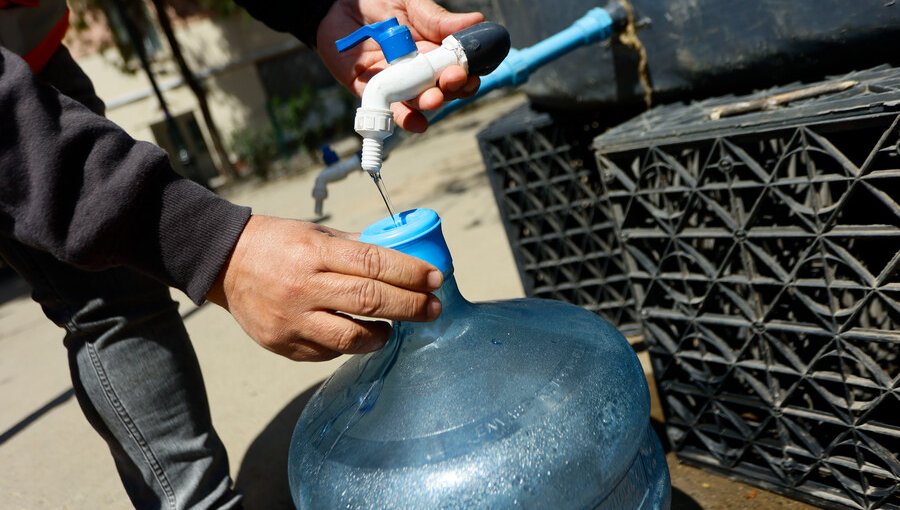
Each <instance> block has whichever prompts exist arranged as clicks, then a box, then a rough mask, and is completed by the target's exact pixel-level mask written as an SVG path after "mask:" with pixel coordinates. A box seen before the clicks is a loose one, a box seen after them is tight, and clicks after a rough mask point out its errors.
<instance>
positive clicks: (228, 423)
mask: <svg viewBox="0 0 900 510" xmlns="http://www.w3.org/2000/svg"><path fill="white" fill-rule="evenodd" d="M520 101H521V99H517V98H508V99H504V100H501V101H498V102H494V103H491V104H489V105H487V106H485V107H482V108H480V109H478V110H477V111H474V112H469V113H464V114H462V115H459V116H457V117H455V118H452V119H450V120H448V121H446V122H445V123H443V124H440V125H438V126H436V127H435V128H434V129H433V130H431V131H430V132H429V134H428V135H425V136H421V137H417V138H414V139H411V140H409V141H408V142H407V143H406V144H405V145H404V146H403V147H401V148H400V149H398V150H396V151H395V152H394V153H393V154H392V155H391V158H390V159H389V160H388V162H387V163H386V164H385V167H384V172H383V176H384V180H385V183H386V185H387V187H388V190H389V191H390V195H391V198H392V201H393V203H394V205H395V206H396V207H397V208H398V209H401V210H403V209H408V208H412V207H417V206H428V207H431V208H433V209H435V210H437V211H438V212H439V213H440V214H441V216H442V218H443V221H444V232H445V235H446V237H447V240H448V244H449V245H450V248H451V250H452V251H453V255H454V263H455V267H456V270H457V271H456V272H457V279H458V281H459V284H460V288H461V290H462V291H463V293H464V294H465V295H466V297H468V298H470V299H472V300H476V301H480V300H488V299H501V298H512V297H520V296H522V287H521V284H520V282H519V278H518V274H517V272H516V269H515V265H514V263H513V258H512V255H511V253H510V250H509V245H508V244H507V241H506V236H505V233H504V231H503V226H502V224H501V222H500V219H499V217H498V213H497V209H496V205H495V203H494V199H493V195H492V193H491V190H490V187H489V185H488V182H487V178H486V176H485V174H484V168H483V165H482V162H481V156H480V154H479V152H478V148H477V144H476V141H475V133H476V132H477V131H478V130H479V129H481V128H482V127H484V126H485V125H486V123H487V122H489V121H490V120H492V119H494V118H496V117H498V116H499V115H501V114H502V113H503V112H504V111H507V110H509V109H511V108H513V107H514V106H515V105H517V104H518V103H519V102H520ZM314 179H315V172H311V173H309V174H306V175H303V176H293V177H288V178H282V179H278V180H276V181H274V182H269V183H266V184H262V185H258V186H246V185H243V186H240V187H239V188H238V189H234V190H231V191H230V192H229V193H228V196H229V198H230V199H232V200H234V201H235V202H238V203H242V204H247V205H250V206H252V207H253V208H254V212H255V213H257V214H271V215H278V216H284V217H292V218H300V219H308V218H311V217H312V216H313V201H312V198H311V197H310V193H311V190H312V183H313V180H314ZM329 194H330V197H329V199H328V200H327V201H326V202H325V211H326V213H330V214H331V217H330V218H329V219H328V220H327V221H325V222H324V223H325V224H327V225H329V226H332V227H335V228H339V229H343V230H349V231H358V230H361V229H362V228H363V227H365V226H366V225H367V224H369V223H371V222H372V221H373V220H375V219H378V218H380V217H382V216H384V215H385V211H384V205H383V204H382V202H381V199H380V197H379V195H378V193H377V191H376V188H375V186H374V184H373V183H372V182H371V180H370V179H369V178H368V177H367V176H365V175H363V174H362V173H361V172H360V173H359V174H355V175H352V176H350V177H349V178H348V179H347V180H345V181H343V182H340V183H335V184H332V185H331V186H330V187H329ZM23 290H24V289H23V288H22V287H21V286H20V284H18V283H17V281H16V280H15V279H12V280H10V279H6V280H4V281H2V282H0V303H2V304H0V509H9V510H20V509H22V510H25V509H27V510H43V509H53V510H56V509H119V508H128V507H129V503H128V500H127V498H126V496H125V493H124V491H123V489H122V487H121V484H120V482H119V480H118V477H117V475H116V472H115V469H114V467H113V463H112V460H111V458H110V456H109V454H108V452H107V450H106V447H105V445H104V444H103V443H102V441H101V440H100V439H99V437H98V436H97V435H96V434H95V433H94V431H93V430H92V429H91V428H90V427H89V425H88V424H87V422H86V421H85V419H84V418H83V417H82V415H81V412H80V410H79V408H78V405H77V403H76V402H75V399H74V398H73V397H72V394H71V383H70V382H69V378H68V370H67V366H66V356H65V351H64V348H63V346H62V342H61V338H62V332H61V331H60V330H59V329H57V328H56V327H55V326H53V325H52V324H51V323H49V322H48V321H47V320H45V319H44V318H43V316H42V315H41V311H40V308H39V307H38V306H37V305H35V304H34V303H32V302H31V301H30V300H29V299H27V297H26V295H27V293H23ZM17 294H19V295H20V296H19V297H12V298H11V297H10V296H16V295H17ZM179 300H180V301H181V302H182V303H184V304H183V305H182V308H181V311H182V313H183V314H184V313H186V312H190V315H189V316H188V318H187V319H186V324H187V327H188V330H189V332H190V334H191V337H192V338H193V340H194V344H195V347H196V350H197V354H198V356H199V358H200V363H201V365H202V366H203V373H204V377H205V381H206V385H207V388H208V391H209V399H210V405H211V407H212V414H213V421H214V423H215V424H216V427H217V429H218V431H219V434H220V435H221V436H222V439H223V441H224V442H225V445H226V447H227V448H228V452H229V456H230V459H231V466H232V474H233V476H234V477H235V479H236V481H237V484H238V485H239V486H240V487H241V488H242V489H243V490H244V491H245V493H246V495H247V505H246V506H247V508H248V509H249V510H255V509H266V510H277V509H281V508H290V503H289V499H288V498H289V496H288V495H287V493H286V492H285V484H286V475H285V464H286V455H287V444H288V440H289V438H290V433H291V431H292V429H293V425H294V422H295V420H296V417H297V414H298V413H299V411H300V409H302V406H303V404H304V403H305V402H306V400H307V399H308V398H309V397H310V395H311V393H312V391H313V390H314V388H315V386H316V385H317V384H318V383H319V382H320V381H322V380H323V379H324V378H325V377H327V376H328V374H330V373H331V371H332V370H334V369H335V368H336V367H337V366H338V365H339V364H340V363H341V362H342V360H340V359H338V360H334V361H331V362H327V363H318V364H313V363H294V362H291V361H288V360H286V359H283V358H281V357H278V356H276V355H273V354H271V353H269V352H268V351H265V350H263V349H261V348H259V347H258V346H256V344H255V343H254V342H253V341H252V340H250V339H249V338H248V337H247V336H246V335H245V334H244V333H243V331H242V330H241V329H240V327H239V326H238V325H237V324H236V323H235V322H234V321H233V320H232V319H231V318H230V316H229V315H228V314H227V313H226V312H224V311H223V310H221V309H220V308H218V307H216V306H214V305H208V306H204V307H202V308H200V309H198V310H194V306H193V305H192V304H190V303H189V302H188V300H187V299H186V298H185V297H184V296H179ZM670 464H672V466H673V475H674V478H675V485H676V487H677V488H678V490H677V491H676V498H675V506H674V507H675V508H682V509H691V508H706V509H717V508H721V509H726V508H727V509H729V510H734V509H740V508H751V507H752V508H792V509H793V508H805V507H804V506H803V505H801V504H798V503H794V502H790V501H788V500H785V499H783V498H780V497H778V496H775V495H773V494H771V493H767V492H765V491H761V490H755V489H752V488H750V487H747V486H744V485H742V484H736V483H734V482H731V481H729V480H727V479H725V478H722V477H718V476H715V475H710V474H707V473H704V472H702V471H699V470H696V469H694V468H690V467H687V466H677V462H676V461H674V460H673V459H672V457H671V455H670Z"/></svg>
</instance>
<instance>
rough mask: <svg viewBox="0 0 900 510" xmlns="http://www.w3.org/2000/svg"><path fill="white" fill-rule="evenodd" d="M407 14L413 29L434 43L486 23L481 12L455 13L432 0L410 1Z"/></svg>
mask: <svg viewBox="0 0 900 510" xmlns="http://www.w3.org/2000/svg"><path fill="white" fill-rule="evenodd" d="M406 13H407V16H409V21H410V23H411V24H412V26H413V28H414V29H415V30H416V31H417V32H419V34H421V35H422V37H424V38H425V39H427V40H429V41H431V42H434V43H440V42H441V40H443V39H444V38H445V37H447V36H448V35H450V34H452V33H454V32H459V31H460V30H462V29H464V28H468V27H470V26H472V25H474V24H476V23H481V22H482V21H484V15H483V14H481V13H480V12H466V13H453V12H449V11H448V10H447V9H444V8H443V7H441V6H440V5H438V4H436V3H434V2H432V1H431V0H409V3H408V4H407V6H406Z"/></svg>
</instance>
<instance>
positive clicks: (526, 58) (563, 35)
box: [428, 7, 614, 123]
mask: <svg viewBox="0 0 900 510" xmlns="http://www.w3.org/2000/svg"><path fill="white" fill-rule="evenodd" d="M613 24H614V20H613V18H612V16H610V14H609V12H607V11H606V9H601V8H600V7H595V8H593V9H591V10H589V11H588V12H587V14H585V15H584V16H582V17H581V18H579V19H578V20H576V21H575V22H574V23H572V25H571V26H569V28H566V29H565V30H563V31H561V32H558V33H556V34H554V35H552V36H550V37H548V38H547V39H544V40H543V41H541V42H539V43H537V44H535V45H534V46H529V47H528V48H524V49H521V50H517V49H515V48H513V49H510V50H509V55H507V57H506V58H505V59H504V60H503V62H501V63H500V65H499V66H497V69H495V70H494V72H492V73H491V74H489V75H487V76H484V77H483V78H481V86H480V87H479V88H478V92H476V93H475V95H474V96H472V97H469V98H466V99H456V100H454V101H451V102H450V103H447V104H446V105H444V106H443V107H442V108H440V109H439V110H437V111H436V112H435V113H434V114H433V115H431V116H430V117H429V119H428V120H429V122H430V123H435V122H438V121H440V120H441V119H443V118H444V117H446V116H447V115H449V114H451V113H453V112H455V111H456V110H458V109H460V108H462V107H463V106H465V105H467V104H469V103H471V102H472V101H475V100H476V99H478V98H479V97H481V96H483V95H485V94H487V93H488V92H491V91H493V90H496V89H499V88H502V87H517V86H519V85H521V84H523V83H525V82H526V81H528V77H529V76H530V75H531V73H532V72H534V71H535V70H536V69H538V68H539V67H541V66H544V65H546V64H548V63H549V62H552V61H554V60H556V59H558V58H559V57H561V56H563V55H565V54H566V53H569V52H571V51H572V50H575V49H576V48H580V47H582V46H587V45H589V44H593V43H596V42H599V41H603V40H605V39H608V38H609V37H610V36H611V35H612V33H613Z"/></svg>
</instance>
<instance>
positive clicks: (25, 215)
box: [0, 48, 250, 303]
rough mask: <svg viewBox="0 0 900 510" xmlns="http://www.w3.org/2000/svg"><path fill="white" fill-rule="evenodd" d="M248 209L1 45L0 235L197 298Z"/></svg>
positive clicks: (75, 262)
mask: <svg viewBox="0 0 900 510" xmlns="http://www.w3.org/2000/svg"><path fill="white" fill-rule="evenodd" d="M249 217H250V209H248V208H246V207H239V206H237V205H234V204H231V203H229V202H228V201H226V200H224V199H222V198H219V197H218V196H216V195H215V194H214V193H212V192H210V191H209V190H207V189H205V188H203V187H202V186H199V185H197V184H195V183H193V182H191V181H188V180H186V179H183V178H181V177H179V176H178V175H177V174H176V173H175V172H174V171H173V170H172V168H171V166H170V165H169V161H168V158H167V156H166V153H165V152H164V151H162V150H161V149H159V148H158V147H156V146H154V145H152V144H149V143H146V142H138V141H136V140H134V139H132V138H131V137H130V136H128V134H126V133H125V132H124V131H123V130H122V129H121V128H119V127H118V126H116V125H115V124H113V123H112V122H110V121H108V120H107V119H105V118H103V117H101V116H99V115H96V114H94V113H92V112H91V111H89V110H88V109H87V108H85V107H84V106H82V105H81V104H79V103H77V102H76V101H74V100H72V99H70V98H68V97H66V96H64V95H62V94H60V93H59V92H57V91H56V89H54V88H52V87H50V86H48V85H45V84H43V83H40V82H38V81H37V80H36V79H35V78H34V77H33V75H32V74H31V71H30V69H29V68H28V66H27V64H25V62H24V61H23V60H22V59H20V58H19V57H18V56H16V55H14V54H13V53H10V52H8V51H6V50H5V49H2V48H0V235H3V236H8V237H13V238H15V239H17V240H18V241H20V242H22V243H23V244H26V245H28V246H31V247H34V248H37V249H39V250H43V251H47V252H49V253H51V254H53V255H54V256H55V257H56V258H58V259H60V260H62V261H64V262H67V263H70V264H72V265H75V266H78V267H81V268H84V269H89V270H100V269H104V268H107V267H112V266H117V265H126V266H129V267H132V268H135V269H137V270H139V271H142V272H144V273H147V274H149V275H151V276H153V277H155V278H157V279H159V280H161V281H163V282H164V283H166V284H168V285H171V286H174V287H177V288H179V289H181V290H183V291H185V292H186V293H187V294H188V296H190V298H191V299H192V300H194V301H195V302H197V303H200V302H202V301H203V300H204V298H205V296H206V294H207V292H208V291H209V289H210V287H211V286H212V284H213V282H214V281H215V279H216V277H217V276H218V274H219V271H220V269H221V268H222V266H223V265H224V263H225V261H226V260H227V259H228V256H229V255H230V253H231V250H232V249H233V247H234V244H235V243H236V242H237V238H238V236H239V235H240V233H241V231H242V230H243V228H244V225H245V224H246V223H247V220H248V219H249Z"/></svg>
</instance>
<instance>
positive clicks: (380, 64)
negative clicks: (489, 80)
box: [316, 0, 484, 133]
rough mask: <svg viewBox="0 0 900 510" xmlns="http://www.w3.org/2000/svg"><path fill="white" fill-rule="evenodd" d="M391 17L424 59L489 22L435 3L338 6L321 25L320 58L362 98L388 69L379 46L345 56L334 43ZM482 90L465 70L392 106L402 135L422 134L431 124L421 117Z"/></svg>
mask: <svg viewBox="0 0 900 510" xmlns="http://www.w3.org/2000/svg"><path fill="white" fill-rule="evenodd" d="M391 17H396V18H397V20H398V21H399V22H400V24H401V25H405V26H408V27H409V29H410V33H411V35H412V38H413V40H414V41H415V44H416V46H417V48H418V51H419V52H422V53H425V52H428V51H430V50H432V49H434V48H437V47H438V46H440V44H441V41H442V40H443V39H444V38H445V37H447V36H448V35H450V34H452V33H454V32H456V31H459V30H462V29H464V28H466V27H469V26H472V25H474V24H476V23H479V22H481V21H483V20H484V16H482V15H481V14H480V13H477V12H470V13H460V14H458V13H451V12H448V11H447V10H445V9H444V8H443V7H440V6H439V5H437V4H435V3H434V2H431V1H422V0H400V1H389V0H384V1H381V2H356V1H354V0H337V2H335V3H334V5H332V7H331V10H329V12H328V14H327V15H326V16H325V18H324V19H323V20H322V23H321V24H320V25H319V31H318V34H317V38H316V39H317V46H318V52H319V55H320V56H321V58H322V61H323V62H325V65H326V66H327V67H328V69H329V70H330V71H331V74H333V75H334V77H335V78H337V80H338V81H340V82H341V83H342V84H343V85H344V86H346V87H347V88H348V89H350V90H351V91H353V92H354V93H356V94H357V95H358V96H362V93H363V90H364V89H365V87H366V84H367V83H368V82H369V80H371V79H372V77H373V76H375V74H376V73H378V72H379V71H381V70H383V69H385V68H387V67H388V63H387V61H386V60H385V58H384V56H383V55H382V52H381V49H380V48H379V46H378V44H376V43H375V42H374V41H367V42H365V43H363V44H360V45H359V46H357V47H356V48H354V49H353V50H351V51H349V52H347V53H345V54H343V55H341V54H340V53H339V52H338V50H337V48H335V45H334V41H336V40H338V39H340V38H342V37H344V36H346V35H347V34H350V33H352V32H354V31H355V30H357V29H359V28H360V27H362V26H364V25H367V24H370V23H375V22H378V21H382V20H385V19H388V18H391ZM351 20H354V21H355V23H354V21H351ZM478 84H479V80H478V77H477V76H468V75H467V73H466V70H465V69H464V68H463V67H461V66H451V67H448V68H447V69H445V70H444V71H443V72H442V73H441V75H440V77H439V78H438V79H437V86H436V87H430V88H428V89H427V90H425V91H424V92H422V93H421V94H420V95H419V96H418V97H416V98H415V99H412V100H410V101H406V102H402V103H396V104H393V105H391V110H392V111H393V113H394V120H395V121H396V122H397V124H398V125H399V126H400V127H402V128H403V129H406V130H408V131H412V132H416V133H420V132H423V131H425V129H426V128H427V127H428V121H427V120H425V116H424V115H422V113H421V111H424V110H433V109H436V108H438V107H439V106H440V105H441V104H442V103H443V102H444V101H449V100H451V99H455V98H459V97H468V96H471V95H472V94H474V93H475V91H476V90H478Z"/></svg>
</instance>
